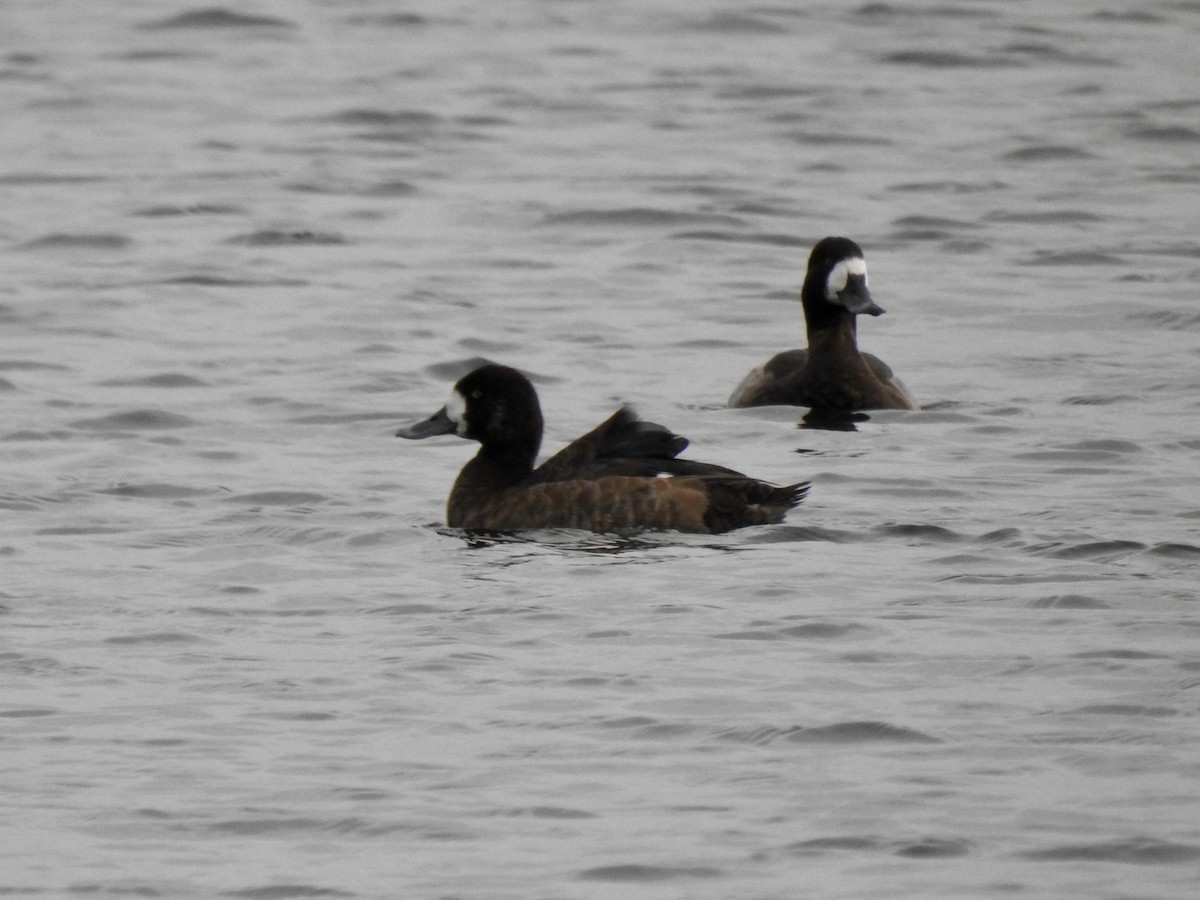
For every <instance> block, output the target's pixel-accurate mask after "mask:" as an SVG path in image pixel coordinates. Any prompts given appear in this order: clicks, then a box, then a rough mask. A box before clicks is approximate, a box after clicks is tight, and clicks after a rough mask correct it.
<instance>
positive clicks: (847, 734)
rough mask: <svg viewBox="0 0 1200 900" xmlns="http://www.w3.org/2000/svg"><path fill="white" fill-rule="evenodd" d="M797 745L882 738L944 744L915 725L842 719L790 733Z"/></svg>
mask: <svg viewBox="0 0 1200 900" xmlns="http://www.w3.org/2000/svg"><path fill="white" fill-rule="evenodd" d="M787 740H789V741H791V742H793V743H797V744H869V743H876V742H879V741H885V742H895V743H901V744H940V743H941V741H940V740H939V739H938V738H935V737H932V736H930V735H928V734H925V733H924V732H921V731H917V730H915V729H912V728H903V727H901V726H898V725H889V724H888V723H887V722H839V723H837V724H835V725H824V726H821V727H819V728H798V729H796V730H795V731H792V732H790V733H789V734H788V735H787Z"/></svg>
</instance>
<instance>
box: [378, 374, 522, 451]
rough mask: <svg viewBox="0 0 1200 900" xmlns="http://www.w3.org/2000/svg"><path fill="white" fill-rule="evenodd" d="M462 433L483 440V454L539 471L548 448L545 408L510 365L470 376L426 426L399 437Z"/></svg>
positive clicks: (419, 425) (407, 430)
mask: <svg viewBox="0 0 1200 900" xmlns="http://www.w3.org/2000/svg"><path fill="white" fill-rule="evenodd" d="M437 434H457V435H458V436H459V437H463V438H467V439H468V440H472V441H479V443H481V444H482V445H483V448H482V450H481V451H480V453H481V454H483V455H486V456H490V457H494V458H497V459H503V460H504V461H505V462H507V463H509V464H516V465H520V466H521V467H522V468H526V467H527V468H530V469H532V467H533V461H534V459H535V458H536V457H537V452H538V448H539V447H540V446H541V444H542V408H541V406H540V405H539V404H538V398H537V392H536V391H535V390H534V389H533V384H531V383H530V381H529V379H528V378H526V377H525V376H524V375H522V374H521V373H520V372H518V371H517V370H516V369H511V368H509V367H508V366H499V365H494V364H489V365H486V366H480V367H479V368H478V369H476V370H475V371H473V372H471V373H470V374H468V375H464V376H463V377H462V378H460V379H459V381H458V383H457V384H456V385H454V390H453V391H452V392H451V393H450V399H449V400H447V401H446V405H445V406H443V407H442V408H441V409H439V410H438V411H437V412H435V413H434V414H433V415H432V416H430V417H429V418H428V419H426V420H424V421H423V422H417V423H416V424H414V425H409V426H408V427H406V428H401V429H400V430H399V431H397V432H396V437H403V438H410V439H414V440H416V439H420V438H427V437H432V436H434V435H437Z"/></svg>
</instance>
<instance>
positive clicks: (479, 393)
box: [471, 388, 483, 400]
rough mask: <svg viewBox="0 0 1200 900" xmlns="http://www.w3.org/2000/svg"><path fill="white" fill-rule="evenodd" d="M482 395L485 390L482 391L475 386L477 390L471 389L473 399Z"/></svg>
mask: <svg viewBox="0 0 1200 900" xmlns="http://www.w3.org/2000/svg"><path fill="white" fill-rule="evenodd" d="M482 396H483V391H481V390H480V389H479V388H475V390H473V391H471V399H472V400H478V399H479V398H480V397H482Z"/></svg>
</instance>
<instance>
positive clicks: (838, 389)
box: [729, 237, 917, 412]
mask: <svg viewBox="0 0 1200 900" xmlns="http://www.w3.org/2000/svg"><path fill="white" fill-rule="evenodd" d="M800 302H801V304H802V305H803V306H804V319H805V322H806V323H807V325H808V349H807V350H785V351H784V352H783V353H777V354H776V355H775V356H773V357H771V358H770V359H769V360H767V361H766V363H764V364H763V365H761V366H759V367H758V368H757V369H755V370H754V371H753V372H751V373H750V374H749V375H747V376H746V377H745V378H744V379H743V380H742V383H741V384H739V385H738V386H737V389H736V390H734V392H733V396H731V397H730V398H729V405H730V406H771V405H775V404H780V405H785V406H809V407H812V408H813V409H814V410H821V411H830V412H853V411H854V410H860V409H916V408H917V404H916V403H915V402H914V401H913V398H912V397H911V396H910V395H909V393H908V391H907V390H906V389H905V387H904V385H903V384H902V383H901V382H900V379H898V378H897V377H896V376H895V375H894V374H892V370H891V368H889V367H888V365H887V363H885V362H884V361H883V360H881V359H880V358H879V357H877V356H872V355H871V354H870V353H861V352H859V349H858V342H857V341H856V339H855V316H857V315H859V314H861V313H867V314H868V315H872V316H878V315H882V314H883V310H882V309H881V308H880V307H879V306H877V305H876V304H875V301H874V300H872V299H871V294H870V292H869V291H868V290H867V264H866V262H865V261H864V260H863V252H862V248H860V247H859V246H858V244H856V243H854V241H852V240H850V239H848V238H843V237H827V238H825V239H824V240H822V241H820V242H818V243H817V245H816V246H815V247H813V249H812V253H811V254H810V255H809V257H808V271H807V272H806V273H805V275H804V286H803V287H802V288H801V289H800Z"/></svg>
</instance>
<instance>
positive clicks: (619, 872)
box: [579, 863, 721, 882]
mask: <svg viewBox="0 0 1200 900" xmlns="http://www.w3.org/2000/svg"><path fill="white" fill-rule="evenodd" d="M720 874H721V871H720V870H719V869H713V868H711V867H709V866H647V865H641V864H637V863H626V864H624V865H614V866H597V867H596V868H593V869H584V870H583V871H581V872H580V873H579V877H580V878H582V879H583V880H584V881H620V882H652V881H676V880H678V879H680V878H689V879H690V878H716V877H718V876H719V875H720Z"/></svg>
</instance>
